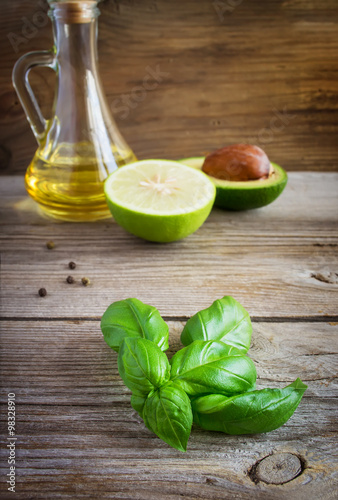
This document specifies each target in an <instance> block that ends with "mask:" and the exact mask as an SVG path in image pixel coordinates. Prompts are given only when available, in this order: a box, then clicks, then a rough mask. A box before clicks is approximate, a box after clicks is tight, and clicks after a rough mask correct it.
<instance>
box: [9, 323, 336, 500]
mask: <svg viewBox="0 0 338 500" xmlns="http://www.w3.org/2000/svg"><path fill="white" fill-rule="evenodd" d="M169 326H170V340H171V349H170V353H169V355H171V354H172V353H173V352H174V351H176V350H177V349H178V348H179V344H180V343H179V335H180V332H181V330H182V328H183V323H182V322H170V323H169ZM1 327H2V333H1V338H2V345H3V349H2V353H1V367H2V371H3V373H5V374H6V378H5V385H4V386H3V390H2V401H4V400H6V394H7V393H8V392H9V391H11V392H15V394H16V403H17V437H18V441H17V450H18V452H17V453H18V463H17V466H18V470H19V474H20V481H18V484H17V493H16V496H17V497H18V498H27V496H30V495H31V496H30V497H32V498H47V499H48V498H69V497H70V498H71V495H73V498H74V495H76V498H93V495H98V494H100V498H101V497H102V498H130V499H134V498H137V499H148V498H150V499H155V498H156V499H158V498H165V499H167V498H168V499H171V498H172V499H176V498H180V497H181V496H182V495H183V496H184V497H186V498H188V499H223V498H224V499H232V498H237V497H238V498H243V499H249V498H254V499H261V498H266V499H274V498H276V499H277V498H282V499H283V498H285V499H286V498H287V496H289V498H290V497H291V498H292V496H293V495H296V492H297V498H300V499H302V498H304V499H305V497H306V496H307V498H310V499H311V498H313V499H315V498H323V499H324V500H330V499H331V498H334V497H333V496H330V495H331V492H332V491H333V490H334V489H335V488H336V483H335V479H334V475H335V471H336V469H337V465H338V464H337V461H336V460H335V458H334V446H335V443H336V441H335V438H334V434H333V433H332V432H333V431H334V415H335V399H334V396H335V394H336V387H335V381H334V378H333V377H334V374H335V373H336V367H337V363H336V361H335V358H334V356H333V355H334V352H333V347H334V345H335V343H334V340H335V335H336V333H337V327H336V325H332V324H329V323H327V324H325V323H320V324H316V323H308V324H300V323H297V324H293V323H284V324H280V323H259V324H256V323H255V324H254V333H253V342H252V347H251V349H250V351H249V354H250V356H251V357H252V359H253V360H254V361H255V363H256V366H257V370H258V376H259V384H258V385H259V387H263V386H272V387H277V386H279V387H280V386H281V385H284V384H285V383H287V382H289V381H291V380H292V379H293V378H295V377H296V376H297V375H299V376H301V377H302V379H303V380H306V381H307V383H308V385H309V388H308V390H307V392H306V393H305V396H304V398H303V401H302V402H301V404H300V406H299V408H298V409H297V411H296V413H295V414H294V416H293V417H292V418H291V419H290V420H289V421H288V422H287V423H286V424H285V425H284V426H283V427H282V428H280V429H278V430H276V431H273V432H271V433H269V434H261V435H255V436H254V437H253V436H237V437H236V436H226V435H223V434H221V433H212V432H207V431H202V430H199V429H197V428H194V429H193V432H192V435H191V438H190V440H189V446H188V451H187V453H186V454H182V453H180V452H177V451H176V450H173V449H172V448H170V447H169V446H167V445H166V444H165V443H163V442H161V441H160V440H159V439H158V438H157V437H156V436H154V435H153V434H152V433H150V432H149V431H148V430H147V429H146V428H145V426H144V424H143V422H142V421H141V419H140V418H139V417H138V416H137V414H136V413H135V412H134V411H133V410H132V409H131V407H130V406H129V391H128V390H127V389H125V388H123V384H122V383H121V381H120V380H119V377H118V373H117V369H116V353H115V352H113V351H112V350H111V349H109V347H108V346H107V345H106V344H105V343H104V341H103V338H102V335H101V333H100V331H99V322H93V321H76V322H71V321H68V322H64V321H54V322H45V321H38V320H37V321H29V322H20V321H8V322H7V321H2V322H1ZM14 365H15V366H16V369H15V370H11V367H13V366H14ZM1 419H2V423H4V422H5V414H4V412H2V418H1ZM272 453H273V454H278V453H291V454H293V455H296V456H300V457H301V459H302V461H303V464H304V465H303V467H304V470H303V471H302V474H301V475H299V476H298V477H297V478H296V479H294V480H293V481H291V482H289V483H286V484H284V485H271V484H265V483H264V482H259V483H258V484H255V483H254V482H253V481H252V479H251V478H250V475H249V471H250V470H251V468H252V466H254V465H255V464H256V463H257V461H259V460H261V459H262V458H264V457H266V456H268V455H270V454H272ZM4 468H5V469H6V466H5V467H4ZM158 489H159V491H160V493H159V491H157V490H158ZM155 491H156V494H155ZM135 492H136V493H135ZM320 492H322V493H320ZM101 493H102V495H101ZM319 493H320V495H321V496H318V495H319ZM315 495H317V497H316V496H315ZM3 498H7V497H6V495H5V496H4V497H3ZM8 498H9V497H8Z"/></svg>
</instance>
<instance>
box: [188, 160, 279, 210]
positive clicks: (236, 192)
mask: <svg viewBox="0 0 338 500" xmlns="http://www.w3.org/2000/svg"><path fill="white" fill-rule="evenodd" d="M179 162H180V163H182V164H183V165H188V166H190V167H193V168H195V169H197V170H202V166H203V163H204V157H202V156H198V157H193V158H184V159H182V160H179ZM271 166H272V169H271V173H270V176H269V177H268V179H264V180H255V181H241V182H234V181H225V180H221V179H217V178H216V177H212V176H210V175H209V176H208V177H209V179H210V180H211V181H212V182H213V183H214V184H215V186H216V198H215V206H217V207H219V208H222V209H225V210H250V209H252V208H260V207H264V206H266V205H269V204H270V203H272V202H273V201H274V200H275V199H276V198H278V196H279V195H280V194H281V193H282V191H283V190H284V188H285V186H286V183H287V179H288V177H287V173H286V172H285V170H284V169H283V168H282V167H280V166H279V165H277V164H276V163H271Z"/></svg>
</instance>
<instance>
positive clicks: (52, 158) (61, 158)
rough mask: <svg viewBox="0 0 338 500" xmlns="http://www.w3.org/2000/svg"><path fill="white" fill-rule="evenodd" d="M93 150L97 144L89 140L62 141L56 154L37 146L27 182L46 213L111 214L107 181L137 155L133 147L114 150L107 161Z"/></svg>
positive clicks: (78, 217)
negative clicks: (68, 142) (105, 186)
mask: <svg viewBox="0 0 338 500" xmlns="http://www.w3.org/2000/svg"><path fill="white" fill-rule="evenodd" d="M70 147H71V153H72V154H70ZM74 152H75V153H76V154H74ZM93 153H94V151H93V146H92V145H91V144H86V143H80V144H76V145H74V144H72V145H67V144H61V145H60V146H59V148H57V150H56V152H54V153H53V154H52V155H49V154H48V153H47V154H46V151H44V150H41V149H38V150H37V152H36V154H35V156H34V158H33V160H32V162H31V164H30V165H29V167H28V169H27V172H26V176H25V183H26V189H27V191H28V193H29V195H30V196H31V197H32V198H33V199H34V200H35V201H36V202H38V203H39V205H40V208H41V209H42V210H43V211H44V212H45V213H46V214H48V215H49V216H51V217H55V218H57V219H62V220H66V221H89V220H98V219H105V218H108V217H111V213H110V211H109V209H108V206H107V204H106V201H105V196H104V192H103V183H104V181H105V179H106V178H107V177H108V175H109V174H111V173H112V172H113V171H114V170H116V169H117V168H118V167H121V166H123V165H126V164H127V163H131V162H133V161H136V157H135V155H134V154H133V153H132V151H131V150H127V151H126V152H125V154H123V153H122V154H121V151H119V153H117V152H116V151H112V154H109V155H108V158H107V161H106V162H104V160H102V158H100V157H98V156H96V155H95V154H93Z"/></svg>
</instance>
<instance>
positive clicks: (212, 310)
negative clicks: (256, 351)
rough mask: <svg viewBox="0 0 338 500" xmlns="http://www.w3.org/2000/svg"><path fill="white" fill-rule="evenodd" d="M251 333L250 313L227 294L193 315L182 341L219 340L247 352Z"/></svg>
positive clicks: (184, 331)
mask: <svg viewBox="0 0 338 500" xmlns="http://www.w3.org/2000/svg"><path fill="white" fill-rule="evenodd" d="M251 334H252V326H251V320H250V316H249V313H248V312H247V311H246V310H245V309H244V307H243V306H241V304H240V303H239V302H237V301H236V300H235V299H233V298H232V297H229V296H227V297H223V299H219V300H215V302H214V303H213V304H212V305H211V306H210V307H208V308H207V309H203V310H202V311H200V312H198V313H197V314H195V315H194V316H192V317H191V318H190V319H189V320H188V321H187V323H186V325H185V327H184V329H183V331H182V334H181V341H182V344H183V345H189V344H191V342H194V340H218V341H221V342H225V343H226V344H229V345H233V346H235V347H237V348H238V349H240V350H241V351H243V352H244V353H245V352H247V351H248V350H249V347H250V342H251Z"/></svg>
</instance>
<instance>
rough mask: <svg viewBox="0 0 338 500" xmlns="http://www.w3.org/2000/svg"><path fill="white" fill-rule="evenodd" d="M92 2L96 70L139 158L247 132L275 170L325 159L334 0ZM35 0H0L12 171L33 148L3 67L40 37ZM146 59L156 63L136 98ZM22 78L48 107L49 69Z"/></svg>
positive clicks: (336, 100)
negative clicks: (154, 74)
mask: <svg viewBox="0 0 338 500" xmlns="http://www.w3.org/2000/svg"><path fill="white" fill-rule="evenodd" d="M100 9H101V12H102V15H101V17H100V23H99V54H100V68H101V70H100V71H101V76H102V79H103V83H104V87H105V91H106V94H107V98H108V102H109V105H110V107H111V108H112V110H113V111H114V114H115V117H116V120H117V122H118V125H119V128H120V129H121V131H122V133H123V134H124V136H125V137H126V139H127V140H128V142H129V143H130V145H131V146H132V147H133V148H134V150H135V152H136V154H137V155H138V156H139V158H147V157H166V158H172V159H175V158H181V157H185V156H193V155H200V154H204V153H206V152H208V151H212V150H214V149H216V148H219V147H221V146H224V145H227V144H231V143H236V142H251V143H256V144H258V145H260V146H261V147H263V149H265V150H266V151H267V153H268V155H269V156H270V158H271V159H272V160H274V161H276V162H277V163H280V164H281V165H283V166H285V168H286V169H287V170H331V171H332V170H336V169H337V164H336V157H337V133H338V128H337V123H338V120H337V113H338V111H337V108H338V79H337V69H338V59H337V50H338V41H337V37H336V31H337V22H338V4H337V2H336V1H335V0H322V1H321V2H315V1H305V0H270V1H267V0H264V1H260V2H250V1H248V0H242V1H240V0H239V1H232V0H221V1H211V0H203V1H198V2H196V1H194V0H186V1H185V2H181V1H180V0H171V1H170V2H166V1H165V0H144V1H142V2H136V1H134V0H106V1H104V2H102V3H101V6H100ZM46 11H47V7H46V2H45V0H40V2H30V1H28V0H17V1H16V2H13V1H12V0H3V1H2V16H1V33H2V35H3V36H2V37H1V38H0V48H1V53H2V71H1V74H0V82H1V94H0V111H1V118H0V127H1V129H0V134H1V139H0V163H1V172H5V173H6V172H7V173H15V172H21V173H23V172H24V170H25V169H26V167H27V165H28V163H29V162H30V160H31V158H32V156H33V153H34V151H35V149H36V142H35V139H34V137H33V134H32V132H31V131H30V129H29V125H28V123H27V121H26V118H25V116H24V112H23V110H22V108H21V106H20V104H19V102H18V99H17V97H16V94H15V91H14V89H13V87H12V84H11V72H12V68H13V66H14V63H15V61H16V60H17V59H18V58H19V56H21V55H23V54H24V53H26V52H28V51H32V50H41V49H48V48H50V47H51V45H52V30H51V25H50V23H49V21H47V17H46ZM19 37H20V38H19ZM149 67H151V68H153V69H155V68H156V67H159V68H160V71H162V72H163V73H165V75H163V78H162V80H161V81H160V82H159V83H158V85H157V86H156V88H154V89H153V90H151V91H147V92H146V94H145V96H144V98H143V97H142V98H140V95H141V92H142V86H143V79H144V77H145V76H146V75H147V74H148V72H149V69H148V68H149ZM31 81H32V85H33V87H34V89H35V92H36V94H37V97H38V100H39V102H40V103H41V106H42V109H43V112H44V113H45V115H46V116H48V115H50V113H51V105H52V99H53V88H54V82H55V77H54V74H53V72H52V70H34V72H32V75H31ZM127 100H128V101H129V103H128V104H126V102H127ZM281 116H282V118H281ZM18 143H19V144H20V147H18Z"/></svg>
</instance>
